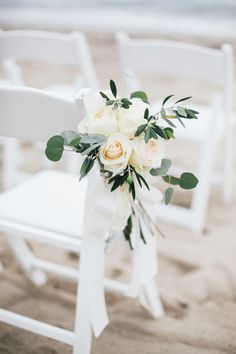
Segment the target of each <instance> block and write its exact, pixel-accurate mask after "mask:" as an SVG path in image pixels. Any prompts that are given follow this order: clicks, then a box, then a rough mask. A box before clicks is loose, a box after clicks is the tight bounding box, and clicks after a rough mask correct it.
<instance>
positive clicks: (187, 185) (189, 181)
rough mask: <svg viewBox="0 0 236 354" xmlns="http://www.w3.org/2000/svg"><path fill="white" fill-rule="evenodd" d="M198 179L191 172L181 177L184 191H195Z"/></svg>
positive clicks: (181, 185) (180, 183)
mask: <svg viewBox="0 0 236 354" xmlns="http://www.w3.org/2000/svg"><path fill="white" fill-rule="evenodd" d="M197 184H198V179H197V177H195V176H194V174H192V173H190V172H184V173H182V175H181V176H180V182H179V185H180V187H181V188H183V189H193V188H195V187H196V186H197Z"/></svg>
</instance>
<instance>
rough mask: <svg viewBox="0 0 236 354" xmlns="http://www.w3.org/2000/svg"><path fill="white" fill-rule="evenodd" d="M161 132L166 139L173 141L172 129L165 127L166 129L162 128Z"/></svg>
mask: <svg viewBox="0 0 236 354" xmlns="http://www.w3.org/2000/svg"><path fill="white" fill-rule="evenodd" d="M163 130H164V132H165V134H166V136H167V139H171V138H172V139H175V136H174V131H173V129H172V128H169V127H167V128H164V129H163Z"/></svg>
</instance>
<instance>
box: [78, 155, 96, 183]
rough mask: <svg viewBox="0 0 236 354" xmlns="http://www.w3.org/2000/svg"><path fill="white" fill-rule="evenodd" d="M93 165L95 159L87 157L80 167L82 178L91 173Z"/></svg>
mask: <svg viewBox="0 0 236 354" xmlns="http://www.w3.org/2000/svg"><path fill="white" fill-rule="evenodd" d="M93 165H94V160H93V159H91V158H89V157H86V158H85V159H84V162H83V164H82V166H81V168H80V180H81V179H82V178H83V177H85V176H86V175H87V174H88V173H89V171H90V170H91V169H92V167H93Z"/></svg>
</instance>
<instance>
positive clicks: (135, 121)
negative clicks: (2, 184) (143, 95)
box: [118, 98, 150, 139]
mask: <svg viewBox="0 0 236 354" xmlns="http://www.w3.org/2000/svg"><path fill="white" fill-rule="evenodd" d="M130 101H131V102H132V105H131V106H130V107H129V109H124V108H121V109H120V112H119V119H118V127H119V131H120V132H121V133H123V134H125V135H127V136H128V137H129V138H131V139H132V138H133V137H134V134H135V132H136V130H137V128H138V126H139V125H141V124H145V123H147V121H146V120H145V119H144V112H145V110H146V108H148V109H149V110H150V106H149V104H147V103H144V102H143V101H142V100H141V99H140V98H132V99H130Z"/></svg>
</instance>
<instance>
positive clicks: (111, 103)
mask: <svg viewBox="0 0 236 354" xmlns="http://www.w3.org/2000/svg"><path fill="white" fill-rule="evenodd" d="M100 96H101V97H102V99H103V100H104V105H105V106H107V109H111V110H112V111H117V110H118V111H119V110H121V109H126V110H128V109H129V108H130V106H131V105H132V104H134V102H135V101H134V100H133V99H135V98H136V99H137V98H138V99H140V100H142V101H143V102H144V103H145V104H148V105H149V99H148V96H147V94H146V93H145V92H143V91H135V92H133V93H131V95H130V96H129V97H128V98H127V97H119V96H118V90H117V87H116V84H115V82H114V81H113V80H110V93H109V94H107V93H104V92H102V91H100ZM173 97H174V95H169V96H167V97H165V99H164V100H163V102H162V105H161V107H160V110H159V111H158V112H156V113H153V112H152V110H151V106H149V108H146V109H145V111H144V114H143V123H142V124H141V125H139V126H138V127H137V129H136V131H135V134H134V139H135V138H138V137H139V138H142V139H143V140H144V141H145V143H146V144H148V143H149V140H150V139H155V140H158V139H161V140H166V141H167V140H170V139H175V134H174V129H176V128H177V124H176V122H177V123H179V124H181V125H182V126H185V125H184V121H185V120H186V119H198V114H199V112H197V111H196V110H194V109H191V108H186V107H185V106H183V103H186V101H187V100H189V99H190V98H191V96H188V97H184V98H180V99H179V100H177V101H175V102H174V103H172V104H170V105H169V106H167V104H169V102H170V101H172V99H173ZM132 100H133V101H132ZM120 112H122V111H120ZM135 128H136V127H135ZM107 139H108V137H107V136H106V135H103V134H89V133H88V134H85V133H83V134H82V133H80V132H76V131H71V130H68V131H64V132H62V133H61V134H60V135H55V136H53V137H51V138H50V139H49V140H48V142H47V146H46V150H45V154H46V156H47V158H48V159H49V160H51V161H59V160H60V159H61V157H62V155H63V152H64V151H72V152H75V153H79V154H80V155H82V156H84V161H83V163H82V166H81V169H80V179H82V178H84V177H85V176H86V175H87V174H88V173H89V172H90V171H91V169H92V168H93V166H94V163H95V161H97V162H98V165H99V167H100V173H101V175H102V176H103V177H104V178H105V179H106V180H107V183H108V185H110V190H111V192H113V191H115V190H116V189H118V188H120V187H122V186H123V187H125V188H126V190H127V191H128V192H129V193H130V194H131V196H132V199H133V201H136V202H137V203H138V205H139V207H140V212H141V213H142V214H143V215H144V219H145V220H147V224H148V225H151V226H150V227H151V229H152V230H153V228H155V227H156V226H155V225H154V223H153V222H152V220H151V219H150V218H149V216H148V214H147V213H146V212H145V210H144V208H143V206H142V204H140V201H139V200H138V199H137V192H136V189H137V188H143V187H145V188H147V189H148V190H149V189H150V188H149V185H148V183H147V181H146V179H145V174H144V173H143V171H141V170H139V169H137V167H135V166H133V165H132V164H131V163H129V162H128V163H127V166H126V167H125V168H124V169H123V170H122V172H120V173H117V174H116V173H114V172H113V173H112V172H110V171H107V170H106V168H105V166H104V165H103V164H102V163H101V161H100V158H99V151H100V148H101V145H102V144H104V143H106V142H107ZM171 165H172V162H171V160H169V159H167V158H164V159H162V161H161V164H160V166H159V167H157V168H151V169H150V170H149V171H146V172H149V173H150V174H151V175H152V176H155V177H161V178H162V180H163V181H164V182H166V183H167V184H168V187H167V189H166V191H165V194H164V197H165V204H169V203H170V201H171V198H172V196H173V193H174V189H173V186H179V187H180V188H182V189H186V190H188V189H193V188H195V187H196V186H197V184H198V179H197V178H196V177H195V176H194V175H193V174H192V173H190V172H184V173H182V174H181V176H180V177H177V176H172V175H170V174H169V169H170V167H171ZM134 215H135V211H134V209H132V215H130V216H129V218H128V220H127V225H126V227H125V229H124V231H123V232H124V236H125V239H126V240H127V241H128V242H129V244H130V247H131V248H132V243H131V231H132V224H133V222H132V218H133V217H134ZM139 229H140V237H141V239H142V240H143V242H144V243H146V241H145V238H144V235H143V231H142V228H141V223H140V224H139ZM159 233H160V230H159Z"/></svg>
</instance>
